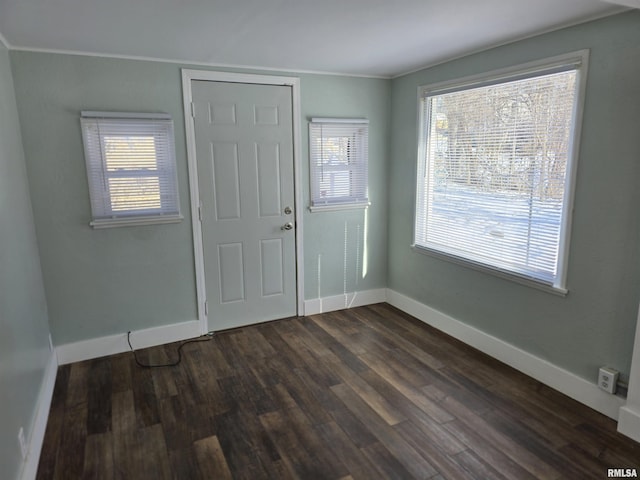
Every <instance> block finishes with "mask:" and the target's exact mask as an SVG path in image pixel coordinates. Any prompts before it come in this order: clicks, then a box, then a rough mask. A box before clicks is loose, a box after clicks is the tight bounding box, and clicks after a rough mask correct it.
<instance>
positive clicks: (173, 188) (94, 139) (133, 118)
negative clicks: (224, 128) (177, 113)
mask: <svg viewBox="0 0 640 480" xmlns="http://www.w3.org/2000/svg"><path fill="white" fill-rule="evenodd" d="M80 121H81V126H82V136H83V141H84V148H85V160H86V164H87V176H88V181H89V194H90V197H91V211H92V216H93V221H92V222H91V223H90V225H91V226H93V227H94V228H100V227H113V226H124V225H132V224H149V223H168V222H175V221H179V220H180V219H181V218H182V217H181V216H180V208H179V200H178V188H177V178H176V161H175V148H174V143H173V142H174V139H173V122H172V120H171V118H170V117H169V116H168V115H165V114H143V113H141V114H130V113H111V112H82V116H81V119H80Z"/></svg>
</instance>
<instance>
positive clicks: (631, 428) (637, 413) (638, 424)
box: [618, 405, 640, 442]
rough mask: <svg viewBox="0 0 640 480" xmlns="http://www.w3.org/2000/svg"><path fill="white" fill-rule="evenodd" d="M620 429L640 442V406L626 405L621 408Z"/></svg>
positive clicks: (622, 432)
mask: <svg viewBox="0 0 640 480" xmlns="http://www.w3.org/2000/svg"><path fill="white" fill-rule="evenodd" d="M618 431H619V432H620V433H621V434H623V435H626V436H627V437H629V438H632V439H634V440H635V441H636V442H640V408H639V407H632V406H629V405H625V406H624V407H622V408H621V409H620V417H619V418H618Z"/></svg>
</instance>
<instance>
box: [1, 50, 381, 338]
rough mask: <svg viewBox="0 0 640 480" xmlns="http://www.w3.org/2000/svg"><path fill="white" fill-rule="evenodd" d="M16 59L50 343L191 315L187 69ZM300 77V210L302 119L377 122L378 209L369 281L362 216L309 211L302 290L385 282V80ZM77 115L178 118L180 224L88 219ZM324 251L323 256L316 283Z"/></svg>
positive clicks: (324, 291) (29, 56)
mask: <svg viewBox="0 0 640 480" xmlns="http://www.w3.org/2000/svg"><path fill="white" fill-rule="evenodd" d="M11 62H12V67H13V74H14V79H15V85H16V96H17V100H18V109H19V114H20V122H21V126H22V130H23V136H24V144H25V155H26V159H27V170H28V174H29V182H30V185H31V195H32V201H33V209H34V214H35V219H36V225H37V231H38V239H39V246H40V254H41V258H42V270H43V275H44V280H45V286H46V293H47V300H48V305H49V314H50V323H51V330H52V333H53V339H54V343H56V344H65V343H69V342H74V341H79V340H84V339H90V338H96V337H101V336H105V335H111V334H116V333H123V332H126V331H127V330H136V329H142V328H149V327H154V326H160V325H165V324H171V323H177V322H182V321H188V320H194V319H196V318H197V312H196V286H195V273H194V257H193V242H192V233H191V216H190V209H189V188H188V173H187V159H186V144H185V133H184V115H183V111H182V87H181V77H180V68H181V67H182V65H177V64H171V63H162V62H147V61H137V60H121V59H109V58H99V57H87V56H75V55H60V54H50V53H35V52H21V51H13V52H11ZM190 68H202V67H190ZM278 74H280V73H278ZM285 75H286V74H285ZM292 75H295V74H292ZM296 76H300V78H301V90H302V106H301V108H302V146H303V148H302V150H303V154H302V163H303V165H304V171H303V175H302V177H303V179H304V182H303V186H304V189H305V205H306V204H308V202H307V198H308V180H307V179H308V169H307V165H306V163H307V162H306V158H307V151H308V149H307V144H308V141H307V122H306V119H307V117H309V116H314V115H330V116H358V117H361V116H364V117H368V118H369V119H370V120H371V132H370V138H371V152H370V156H371V168H370V175H371V178H370V186H371V192H372V197H373V205H372V207H371V208H370V209H369V211H368V215H369V219H368V220H369V224H368V237H367V244H368V250H367V253H368V258H369V260H368V271H367V275H366V277H365V278H362V275H360V276H359V277H358V276H357V275H356V272H355V270H356V268H357V267H358V266H360V267H361V266H362V264H363V260H362V258H358V256H360V257H361V256H362V252H363V251H364V248H363V244H364V243H365V242H364V239H363V236H364V230H365V229H364V217H363V211H358V212H356V211H353V212H347V213H344V212H332V213H321V214H311V213H309V212H308V211H307V212H306V214H305V231H304V258H305V267H306V271H305V286H306V288H305V291H306V293H305V296H306V298H313V297H315V296H317V293H318V291H319V292H320V293H321V295H323V296H326V295H332V294H337V293H342V292H343V291H344V289H345V285H346V289H347V290H348V291H353V290H364V289H370V288H376V287H384V286H385V282H386V233H385V232H386V204H387V199H386V180H385V172H386V153H387V150H386V149H387V132H388V126H387V123H386V122H387V118H388V114H389V108H390V106H389V96H390V85H389V82H388V81H385V80H375V79H364V78H347V77H336V76H325V75H307V74H305V75H296ZM81 110H113V111H163V112H167V113H169V114H170V115H171V116H172V117H173V120H174V124H175V135H176V142H175V143H176V156H177V163H178V181H179V190H180V202H181V207H182V213H183V215H184V217H185V220H184V221H183V222H181V223H180V224H171V225H154V226H144V227H126V228H115V229H105V230H93V229H91V228H90V227H89V226H88V222H89V220H90V205H89V193H88V187H87V180H86V171H85V164H84V154H83V147H82V138H81V133H80V126H79V114H80V111H81ZM345 223H346V229H347V239H346V247H345V233H344V232H345ZM356 235H360V239H359V240H358V239H357V238H356ZM345 252H346V253H345ZM318 255H320V256H321V258H322V267H321V275H320V277H319V278H320V281H319V282H318V274H317V258H318ZM345 256H346V261H345V260H344V258H345ZM345 265H346V270H345V268H344V266H345ZM356 279H357V281H356ZM318 283H319V284H320V288H318ZM210 326H211V328H215V325H214V324H212V325H210Z"/></svg>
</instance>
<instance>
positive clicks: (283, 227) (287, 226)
mask: <svg viewBox="0 0 640 480" xmlns="http://www.w3.org/2000/svg"><path fill="white" fill-rule="evenodd" d="M292 228H293V223H291V222H287V223H285V224H284V225H282V226H281V227H280V230H291V229H292Z"/></svg>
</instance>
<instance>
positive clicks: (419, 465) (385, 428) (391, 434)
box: [331, 384, 437, 478]
mask: <svg viewBox="0 0 640 480" xmlns="http://www.w3.org/2000/svg"><path fill="white" fill-rule="evenodd" d="M331 390H333V391H334V392H336V395H338V397H340V399H341V400H342V401H343V402H344V404H345V405H346V406H347V408H349V410H351V412H352V413H353V414H354V415H355V416H356V417H358V418H359V419H360V421H362V422H363V423H364V424H365V425H368V426H369V429H370V430H372V433H373V434H374V435H375V436H376V437H377V438H378V439H379V441H380V443H382V444H383V445H384V446H385V447H386V448H387V449H388V450H389V451H390V452H391V453H392V454H393V455H394V457H395V458H397V459H398V461H399V462H400V463H402V465H404V467H405V468H406V469H407V470H408V471H409V472H410V473H411V475H413V477H414V478H428V477H429V476H430V475H435V474H436V473H437V472H436V470H435V469H434V468H433V466H432V465H430V464H429V462H428V461H427V460H426V459H425V458H424V457H423V456H421V455H420V453H418V452H417V451H416V450H415V449H414V448H413V447H412V446H411V445H409V444H408V443H407V442H406V441H405V440H404V439H402V437H401V436H400V435H398V433H396V431H395V430H393V428H392V427H391V426H390V425H389V424H388V423H387V422H385V421H384V419H382V418H381V417H380V416H378V415H377V413H376V412H375V411H374V410H373V409H371V408H370V407H369V405H367V404H366V403H365V402H364V400H362V399H361V398H360V396H359V395H358V394H357V393H356V392H355V391H353V390H352V389H351V388H350V387H349V386H348V385H345V384H340V385H335V386H333V387H331Z"/></svg>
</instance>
